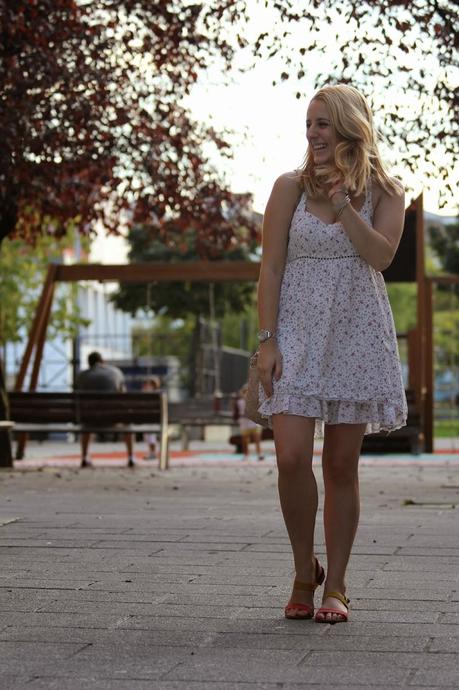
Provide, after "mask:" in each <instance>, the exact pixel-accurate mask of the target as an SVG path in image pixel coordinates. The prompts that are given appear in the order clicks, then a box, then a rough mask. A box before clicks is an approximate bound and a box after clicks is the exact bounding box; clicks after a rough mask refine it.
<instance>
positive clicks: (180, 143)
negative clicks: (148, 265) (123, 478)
mask: <svg viewBox="0 0 459 690" xmlns="http://www.w3.org/2000/svg"><path fill="white" fill-rule="evenodd" d="M238 5H239V3H237V2H229V3H225V2H218V1H215V2H209V3H199V2H197V3H190V4H187V3H182V2H178V1H175V2H174V1H172V0H78V1H77V0H40V1H38V0H14V2H13V1H12V0H0V19H1V27H0V31H1V41H0V46H1V47H0V58H1V59H0V94H1V97H0V125H1V131H2V137H1V140H0V239H2V238H4V237H6V236H8V235H13V234H14V236H15V237H20V238H22V239H23V240H25V241H26V242H29V243H32V244H33V243H34V242H35V240H36V238H37V236H39V235H50V236H51V237H55V238H58V237H62V236H64V235H65V234H66V233H67V232H68V230H69V227H76V229H77V230H78V231H79V232H81V233H82V234H86V235H90V234H91V233H93V232H94V231H95V230H96V228H97V227H98V226H102V227H103V228H104V229H105V230H106V231H107V232H113V233H116V232H119V231H120V228H121V227H122V226H123V224H124V225H128V226H129V225H130V224H132V223H134V222H135V223H139V222H142V221H145V220H148V221H150V222H151V221H152V219H153V220H154V223H155V226H156V227H157V229H158V232H159V234H160V235H161V236H162V237H164V236H165V232H166V228H167V227H168V226H169V224H170V223H171V222H172V221H175V223H176V224H177V226H178V227H179V228H180V227H181V228H182V229H183V228H185V227H186V228H188V227H193V229H194V231H195V233H196V237H197V245H196V246H197V250H198V252H199V251H200V248H201V240H203V241H204V244H205V240H207V239H208V238H213V239H214V244H215V245H218V246H220V245H221V247H223V248H225V247H228V246H230V245H231V241H232V238H231V236H230V234H229V231H228V224H227V223H226V220H225V217H224V212H225V207H226V205H227V204H231V203H232V200H233V196H232V194H231V192H230V190H229V189H228V188H227V185H226V183H225V182H224V180H223V179H222V178H221V177H220V176H218V175H217V174H216V171H215V169H214V167H213V166H212V165H211V164H210V163H209V158H208V155H206V154H205V153H204V151H203V145H204V144H205V145H206V146H207V147H209V145H211V146H213V147H214V148H215V149H216V150H217V151H220V152H221V154H222V155H229V149H228V145H227V143H226V142H225V140H224V138H223V136H222V135H220V134H219V133H217V132H216V131H215V130H214V129H213V128H212V127H210V126H204V125H200V124H198V123H196V122H194V121H193V119H192V118H191V117H190V115H189V113H188V112H187V110H186V109H185V108H184V106H183V105H182V100H183V97H184V96H185V95H186V94H187V93H188V92H189V91H190V89H191V87H192V85H193V84H194V83H195V81H196V80H197V78H198V75H199V73H200V71H201V70H202V69H203V68H205V67H207V65H208V64H209V63H211V62H212V61H213V60H214V59H217V58H218V59H219V60H220V61H222V63H223V65H226V66H227V68H229V66H230V64H231V60H232V58H233V55H234V51H235V48H236V47H237V45H238V41H237V39H236V38H235V37H234V38H233V39H230V38H225V36H224V35H223V33H222V31H221V24H222V22H223V23H224V24H226V23H229V24H231V22H232V21H233V20H234V19H235V16H236V15H237V14H238V12H239V9H238ZM247 201H249V199H248V197H247ZM220 226H222V231H221V232H220ZM256 231H257V230H256V228H255V226H251V227H250V232H252V233H253V234H255V233H256ZM0 393H1V394H0V418H4V417H5V416H6V407H5V400H6V395H5V390H4V381H3V374H2V372H1V369H0Z"/></svg>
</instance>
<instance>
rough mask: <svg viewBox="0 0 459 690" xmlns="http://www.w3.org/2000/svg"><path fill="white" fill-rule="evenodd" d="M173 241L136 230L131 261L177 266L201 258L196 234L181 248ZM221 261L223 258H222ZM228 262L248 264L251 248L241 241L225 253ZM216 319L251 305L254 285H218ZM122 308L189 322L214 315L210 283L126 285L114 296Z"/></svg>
mask: <svg viewBox="0 0 459 690" xmlns="http://www.w3.org/2000/svg"><path fill="white" fill-rule="evenodd" d="M167 239H168V240H169V239H171V242H172V246H170V245H169V243H166V242H165V240H164V239H162V238H161V237H159V236H158V234H157V233H155V230H154V229H152V228H145V227H140V226H137V227H134V228H133V229H132V230H131V231H130V233H129V235H128V242H129V244H130V246H131V248H130V251H129V259H130V261H131V262H133V263H135V262H142V261H146V262H149V261H159V262H164V263H168V262H169V263H172V262H174V263H177V262H187V261H195V260H197V259H198V258H199V253H198V249H197V246H196V243H197V239H196V236H195V235H194V233H193V232H191V231H189V232H188V233H187V234H186V235H185V236H184V237H183V239H182V242H181V244H180V246H179V247H177V246H176V245H175V243H174V240H173V237H172V238H169V236H168V238H167ZM218 258H221V257H218ZM224 258H225V259H226V260H227V261H231V260H233V261H243V260H246V261H248V260H249V259H250V246H248V245H247V244H244V242H241V243H240V244H239V245H234V246H233V248H232V249H230V250H228V251H226V252H225V254H224ZM213 289H214V298H215V316H216V317H217V318H221V317H222V316H223V315H224V314H225V313H228V312H234V313H240V312H242V311H244V310H245V308H246V305H247V304H248V303H250V301H251V299H252V293H253V285H252V284H251V283H247V282H241V283H229V282H222V283H215V284H214V288H213ZM112 300H113V302H114V303H115V304H116V306H117V307H118V308H119V309H122V310H123V311H127V312H129V313H131V314H132V315H135V314H136V312H137V311H138V310H143V311H145V312H146V313H154V314H159V315H161V316H166V315H167V316H169V317H170V318H172V319H187V317H188V316H189V315H194V318H195V320H196V319H197V318H198V317H199V316H202V317H204V318H209V316H210V287H209V284H208V283H197V282H192V283H189V282H188V283H187V282H180V283H169V282H158V283H155V284H153V285H150V286H147V285H144V284H142V285H136V284H129V285H122V286H121V287H120V288H119V290H118V291H117V292H116V293H114V295H113V297H112Z"/></svg>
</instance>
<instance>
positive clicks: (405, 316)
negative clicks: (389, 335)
mask: <svg viewBox="0 0 459 690" xmlns="http://www.w3.org/2000/svg"><path fill="white" fill-rule="evenodd" d="M386 287H387V294H388V296H389V301H390V305H391V308H392V313H393V315H394V321H395V329H396V331H397V333H406V332H407V331H409V330H410V329H412V328H415V327H416V319H417V311H416V310H417V304H416V295H417V288H416V285H415V284H414V283H388V284H387V286H386Z"/></svg>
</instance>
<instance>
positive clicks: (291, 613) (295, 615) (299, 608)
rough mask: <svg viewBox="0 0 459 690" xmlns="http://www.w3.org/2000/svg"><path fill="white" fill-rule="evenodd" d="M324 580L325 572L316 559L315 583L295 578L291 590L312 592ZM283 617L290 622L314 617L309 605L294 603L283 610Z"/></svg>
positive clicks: (290, 603)
mask: <svg viewBox="0 0 459 690" xmlns="http://www.w3.org/2000/svg"><path fill="white" fill-rule="evenodd" d="M324 580H325V571H324V569H323V567H322V566H321V565H320V563H319V561H318V560H317V558H316V580H315V582H301V581H300V580H297V578H295V581H294V583H293V589H299V590H301V591H303V592H314V591H315V590H316V589H317V587H318V586H319V585H321V584H322V582H323V581H324ZM284 613H285V617H286V618H290V619H292V620H307V619H308V618H312V617H313V616H314V607H313V606H309V604H301V603H299V602H298V603H295V602H294V601H289V602H288V604H287V606H286V607H285V609H284Z"/></svg>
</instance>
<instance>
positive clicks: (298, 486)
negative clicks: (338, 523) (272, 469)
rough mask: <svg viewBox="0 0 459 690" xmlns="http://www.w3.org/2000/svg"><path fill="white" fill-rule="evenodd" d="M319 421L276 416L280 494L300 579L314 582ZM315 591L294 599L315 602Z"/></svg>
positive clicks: (274, 416)
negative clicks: (315, 465)
mask: <svg viewBox="0 0 459 690" xmlns="http://www.w3.org/2000/svg"><path fill="white" fill-rule="evenodd" d="M314 424H315V420H314V419H313V418H309V417H299V416H294V415H280V414H279V415H273V432H274V443H275V446H276V456H277V467H278V473H279V476H278V487H279V497H280V503H281V508H282V514H283V516H284V520H285V525H286V527H287V532H288V535H289V537H290V543H291V545H292V551H293V559H294V563H295V571H296V575H297V578H298V579H299V580H301V581H302V582H314V579H315V574H316V573H315V559H314V526H315V520H316V512H317V484H316V480H315V477H314V473H313V471H312V455H313V448H314ZM312 598H313V595H312V592H307V591H302V590H295V591H294V593H293V592H292V601H295V603H301V604H308V605H311V604H312Z"/></svg>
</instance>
